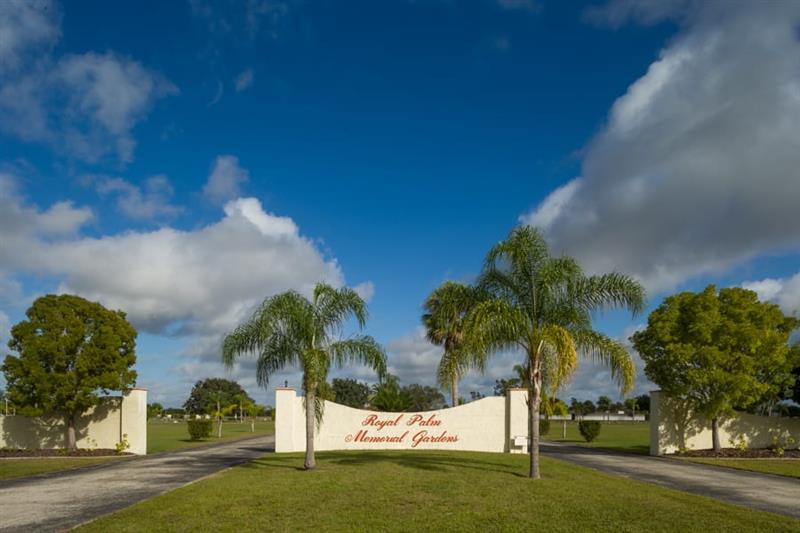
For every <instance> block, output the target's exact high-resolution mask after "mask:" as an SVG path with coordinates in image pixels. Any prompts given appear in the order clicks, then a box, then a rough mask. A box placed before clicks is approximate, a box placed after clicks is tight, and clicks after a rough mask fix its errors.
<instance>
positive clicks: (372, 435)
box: [275, 388, 528, 453]
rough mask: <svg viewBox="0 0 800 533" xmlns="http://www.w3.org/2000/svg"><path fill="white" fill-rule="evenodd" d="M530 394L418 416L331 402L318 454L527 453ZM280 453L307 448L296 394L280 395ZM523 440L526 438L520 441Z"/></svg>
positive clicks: (327, 405) (280, 391) (284, 392)
mask: <svg viewBox="0 0 800 533" xmlns="http://www.w3.org/2000/svg"><path fill="white" fill-rule="evenodd" d="M527 396H528V393H527V391H526V390H525V389H511V390H509V392H508V394H507V395H506V396H505V397H502V396H493V397H489V398H483V399H481V400H476V401H474V402H470V403H468V404H465V405H460V406H458V407H452V408H450V409H439V410H436V411H423V412H418V413H413V412H412V413H389V412H379V411H367V410H363V409H353V408H352V407H347V406H345V405H340V404H338V403H333V402H328V401H326V402H325V410H324V413H323V417H322V423H321V424H320V425H319V426H318V429H317V430H316V431H315V435H314V447H315V449H316V450H319V451H323V450H406V449H417V450H431V449H435V450H470V451H479V452H512V453H522V452H524V451H525V450H526V443H527V439H526V438H525V437H526V436H527V434H528V406H527V404H526V399H527ZM275 411H276V418H275V451H276V452H298V451H303V450H305V447H306V428H305V426H306V424H305V407H304V405H303V398H302V397H300V396H297V392H296V391H295V389H288V388H280V389H277V390H276V391H275ZM519 437H522V439H520V438H519Z"/></svg>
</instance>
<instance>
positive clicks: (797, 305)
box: [742, 273, 800, 317]
mask: <svg viewBox="0 0 800 533" xmlns="http://www.w3.org/2000/svg"><path fill="white" fill-rule="evenodd" d="M742 287H744V288H745V289H750V290H751V291H755V292H756V294H758V298H759V299H760V300H761V301H769V302H773V303H776V304H778V305H779V306H781V309H783V312H784V313H788V314H791V315H795V316H798V317H800V273H797V274H795V275H794V276H790V277H787V278H778V279H776V278H765V279H762V280H758V281H748V282H746V283H743V284H742Z"/></svg>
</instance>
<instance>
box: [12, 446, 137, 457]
mask: <svg viewBox="0 0 800 533" xmlns="http://www.w3.org/2000/svg"><path fill="white" fill-rule="evenodd" d="M108 455H131V454H130V453H128V452H122V453H120V452H118V451H117V450H113V449H111V448H96V449H93V450H87V449H80V448H79V449H77V450H65V449H56V450H21V449H13V448H2V449H0V458H3V457H105V456H108Z"/></svg>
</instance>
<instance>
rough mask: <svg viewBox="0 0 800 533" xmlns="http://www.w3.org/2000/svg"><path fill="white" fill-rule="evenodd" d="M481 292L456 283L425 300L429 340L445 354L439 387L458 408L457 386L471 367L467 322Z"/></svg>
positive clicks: (445, 283)
mask: <svg viewBox="0 0 800 533" xmlns="http://www.w3.org/2000/svg"><path fill="white" fill-rule="evenodd" d="M480 298H481V295H480V291H478V290H477V289H476V288H474V287H471V286H469V285H465V284H463V283H457V282H455V281H446V282H444V283H443V284H442V285H441V286H440V287H438V288H436V289H434V290H433V292H431V294H430V295H429V296H428V298H427V299H426V300H425V303H424V304H423V307H424V309H425V313H424V314H423V315H422V323H423V324H424V326H425V330H426V333H427V337H428V340H429V341H431V342H432V343H433V344H436V345H438V346H442V347H443V348H444V353H443V354H442V359H441V361H440V362H439V368H438V369H437V380H438V382H439V385H440V386H441V387H442V388H443V389H444V390H446V391H449V392H450V398H451V402H452V405H453V406H456V405H458V382H459V380H460V379H461V377H462V376H463V375H464V373H465V372H466V371H467V370H468V369H469V367H470V366H471V365H472V361H470V359H469V357H468V353H467V352H465V351H464V350H463V346H464V323H465V322H464V319H465V318H466V316H467V313H469V311H470V310H471V309H472V308H473V307H474V306H475V304H476V303H477V302H478V301H480Z"/></svg>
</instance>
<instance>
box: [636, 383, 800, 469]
mask: <svg viewBox="0 0 800 533" xmlns="http://www.w3.org/2000/svg"><path fill="white" fill-rule="evenodd" d="M788 437H791V438H792V439H794V442H795V444H794V445H793V448H797V447H798V444H797V443H800V419H797V418H785V417H776V416H756V415H751V414H747V413H739V415H738V416H736V417H729V418H725V419H723V420H720V427H719V441H720V445H721V446H722V447H723V448H733V447H736V445H737V444H739V443H743V444H745V445H746V446H747V447H748V448H766V447H768V446H771V445H773V444H774V442H775V440H777V442H778V443H783V442H786V439H787V438H788ZM712 447H713V446H712V440H711V422H710V421H709V420H707V419H705V418H704V417H702V416H700V415H698V414H696V413H693V412H692V411H691V409H689V408H688V407H687V406H686V404H685V402H682V401H680V400H677V399H675V398H670V397H669V396H666V395H665V394H664V393H663V392H661V391H653V392H651V393H650V455H664V454H669V453H675V452H678V451H680V450H704V449H710V448H712Z"/></svg>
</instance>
